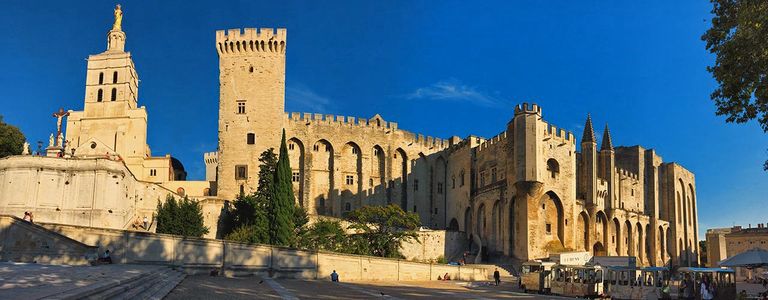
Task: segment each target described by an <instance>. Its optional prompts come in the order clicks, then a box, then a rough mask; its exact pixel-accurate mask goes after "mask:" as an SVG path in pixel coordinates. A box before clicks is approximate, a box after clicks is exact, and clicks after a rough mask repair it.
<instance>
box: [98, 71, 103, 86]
mask: <svg viewBox="0 0 768 300" xmlns="http://www.w3.org/2000/svg"><path fill="white" fill-rule="evenodd" d="M99 84H104V72H101V73H99Z"/></svg>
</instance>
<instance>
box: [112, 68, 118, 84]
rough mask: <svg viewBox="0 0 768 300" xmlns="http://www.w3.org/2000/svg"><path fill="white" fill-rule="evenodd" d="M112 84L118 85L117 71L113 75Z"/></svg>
mask: <svg viewBox="0 0 768 300" xmlns="http://www.w3.org/2000/svg"><path fill="white" fill-rule="evenodd" d="M112 83H117V71H115V72H114V73H112Z"/></svg>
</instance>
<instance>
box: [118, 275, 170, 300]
mask: <svg viewBox="0 0 768 300" xmlns="http://www.w3.org/2000/svg"><path fill="white" fill-rule="evenodd" d="M181 276H182V274H181V273H180V272H178V271H172V272H169V273H167V274H165V277H164V278H162V279H159V280H157V284H155V285H153V286H151V287H148V288H147V289H146V290H143V291H141V292H140V293H139V294H137V295H136V296H135V297H133V298H127V297H126V298H125V299H149V298H150V297H152V295H154V294H155V293H158V292H159V291H160V290H162V289H163V288H164V287H165V286H166V285H169V284H173V282H175V281H177V280H178V278H179V277H181ZM176 284H178V283H176ZM176 284H174V287H175V286H176ZM163 296H165V295H163ZM161 298H162V297H161Z"/></svg>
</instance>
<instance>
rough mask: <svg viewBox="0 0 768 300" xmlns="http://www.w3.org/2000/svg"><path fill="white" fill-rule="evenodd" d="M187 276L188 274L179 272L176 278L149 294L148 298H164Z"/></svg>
mask: <svg viewBox="0 0 768 300" xmlns="http://www.w3.org/2000/svg"><path fill="white" fill-rule="evenodd" d="M186 277H187V274H184V273H181V272H179V275H178V276H177V277H176V278H173V279H171V280H170V281H169V282H168V283H167V284H165V285H164V286H163V287H162V288H161V289H159V290H158V291H157V292H155V293H154V294H152V295H151V296H149V298H147V299H151V300H162V299H163V298H164V297H165V296H166V295H168V293H170V292H171V291H172V290H173V289H174V288H176V286H177V285H179V283H181V282H182V281H183V280H184V278H186Z"/></svg>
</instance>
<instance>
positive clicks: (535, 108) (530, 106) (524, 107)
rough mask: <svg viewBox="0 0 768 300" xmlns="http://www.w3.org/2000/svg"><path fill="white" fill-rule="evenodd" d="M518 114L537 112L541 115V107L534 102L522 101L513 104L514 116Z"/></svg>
mask: <svg viewBox="0 0 768 300" xmlns="http://www.w3.org/2000/svg"><path fill="white" fill-rule="evenodd" d="M520 114H537V115H539V116H541V107H540V106H539V105H538V104H536V103H522V104H518V105H517V106H515V116H517V115H520Z"/></svg>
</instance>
